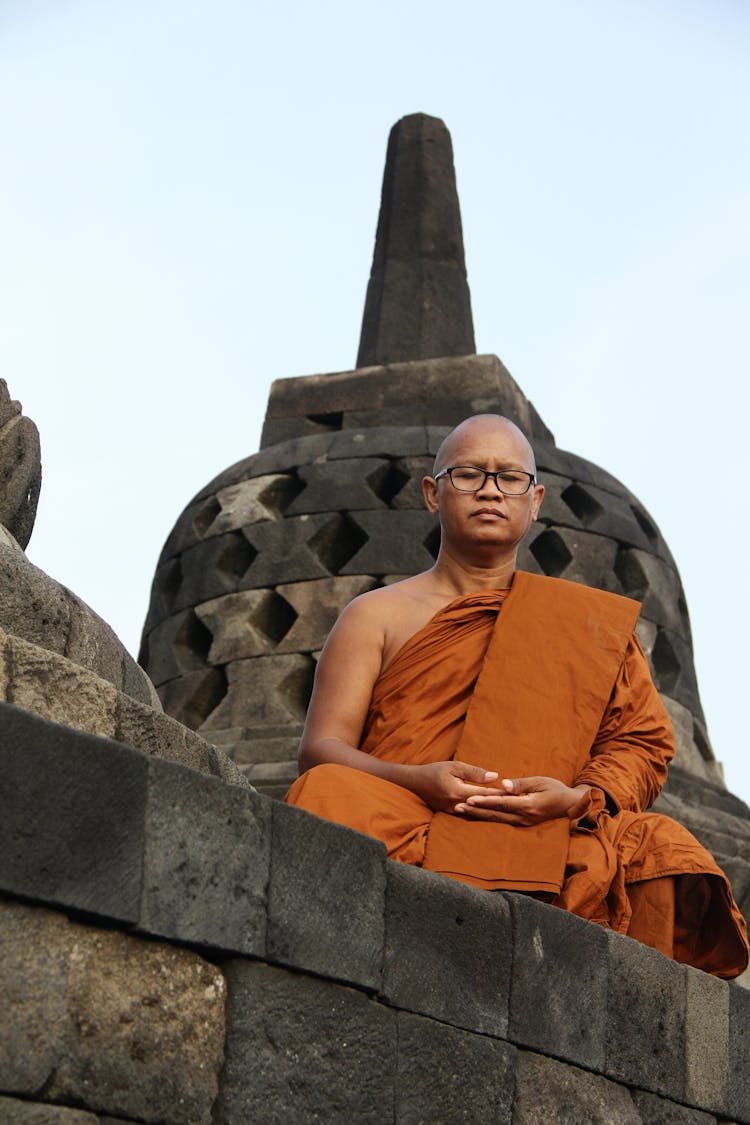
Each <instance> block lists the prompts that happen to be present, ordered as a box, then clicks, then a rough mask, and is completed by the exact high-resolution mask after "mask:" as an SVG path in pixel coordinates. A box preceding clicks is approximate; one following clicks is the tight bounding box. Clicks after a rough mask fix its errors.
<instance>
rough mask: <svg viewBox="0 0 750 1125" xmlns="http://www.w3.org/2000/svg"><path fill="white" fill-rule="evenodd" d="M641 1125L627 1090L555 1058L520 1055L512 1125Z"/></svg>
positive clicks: (530, 1054)
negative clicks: (547, 1123)
mask: <svg viewBox="0 0 750 1125" xmlns="http://www.w3.org/2000/svg"><path fill="white" fill-rule="evenodd" d="M541 1122H554V1123H555V1125H582V1123H583V1122H586V1125H642V1118H641V1115H640V1113H638V1111H637V1109H636V1108H635V1106H634V1104H633V1099H632V1098H631V1096H630V1091H629V1090H628V1089H627V1087H624V1086H618V1085H617V1084H616V1083H615V1082H609V1081H608V1080H607V1079H606V1078H602V1077H601V1076H600V1075H598V1074H589V1073H587V1072H586V1071H585V1070H579V1069H578V1068H577V1067H574V1066H567V1065H566V1064H565V1063H562V1062H558V1061H557V1060H555V1059H549V1058H545V1057H544V1055H535V1054H532V1053H531V1052H530V1051H519V1052H518V1065H517V1068H516V1096H515V1100H514V1102H513V1125H540V1123H541Z"/></svg>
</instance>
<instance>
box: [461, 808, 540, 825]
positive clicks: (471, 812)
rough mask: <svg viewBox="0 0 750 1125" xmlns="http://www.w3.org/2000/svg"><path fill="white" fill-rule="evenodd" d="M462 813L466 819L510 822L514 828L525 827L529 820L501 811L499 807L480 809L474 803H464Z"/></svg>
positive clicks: (499, 822)
mask: <svg viewBox="0 0 750 1125" xmlns="http://www.w3.org/2000/svg"><path fill="white" fill-rule="evenodd" d="M462 815H463V816H465V817H466V818H467V820H487V821H494V822H495V823H497V824H512V825H514V827H516V828H527V827H528V825H529V821H528V820H527V819H526V818H525V817H523V816H519V815H518V814H517V813H508V812H501V811H500V810H499V809H480V808H477V806H476V805H465V806H463V808H462Z"/></svg>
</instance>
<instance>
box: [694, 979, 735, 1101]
mask: <svg viewBox="0 0 750 1125" xmlns="http://www.w3.org/2000/svg"><path fill="white" fill-rule="evenodd" d="M686 972H687V994H686V1008H685V1072H686V1079H687V1081H686V1086H685V1095H686V1096H685V1100H686V1101H687V1102H689V1103H690V1105H692V1106H697V1107H700V1108H702V1109H710V1110H712V1111H714V1112H716V1111H717V1110H721V1109H722V1108H723V1107H724V1106H725V1105H726V1100H727V1086H728V1082H729V1069H728V1068H729V985H728V983H727V982H726V981H724V980H719V979H718V978H717V977H712V976H709V975H708V974H707V973H702V972H700V971H699V970H698V969H691V968H689V969H687V970H686Z"/></svg>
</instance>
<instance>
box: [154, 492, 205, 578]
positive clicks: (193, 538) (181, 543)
mask: <svg viewBox="0 0 750 1125" xmlns="http://www.w3.org/2000/svg"><path fill="white" fill-rule="evenodd" d="M204 505H205V500H200V501H198V502H197V503H191V504H188V506H187V508H185V510H184V512H182V514H181V515H180V516H179V517H178V519H177V522H176V524H175V525H174V527H173V528H172V530H171V531H170V533H169V535H168V536H167V539H166V542H165V543H164V546H163V547H162V550H161V554H160V555H159V565H160V566H161V565H162V564H163V563H165V562H167V560H168V559H171V558H174V556H175V555H179V554H181V553H182V551H184V550H185V549H186V548H187V547H192V546H193V544H194V543H197V542H198V540H199V539H200V538H202V536H201V534H200V532H199V530H198V529H197V528H196V526H195V517H196V516H197V514H198V512H200V511H202V510H203V508H204Z"/></svg>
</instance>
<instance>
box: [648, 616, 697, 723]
mask: <svg viewBox="0 0 750 1125" xmlns="http://www.w3.org/2000/svg"><path fill="white" fill-rule="evenodd" d="M649 664H650V666H651V671H652V674H653V677H654V683H655V684H656V686H657V688H658V689H659V691H660V692H663V693H664V694H665V695H669V696H671V698H672V699H676V700H677V702H678V703H682V705H683V706H684V707H687V709H688V710H689V711H691V712H692V713H693V715H695V716H697V717H698V718H699V719H702V718H703V708H702V707H701V702H700V696H699V695H698V683H697V680H696V677H695V668H694V666H693V649H692V645H691V644H690V643H689V642H688V641H686V640H685V638H684V637H683V636H681V635H680V634H679V633H675V632H674V631H673V630H671V629H667V628H664V627H661V626H660V627H659V628H658V630H657V634H656V640H655V641H654V646H653V648H652V650H651V652H650V653H649Z"/></svg>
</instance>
